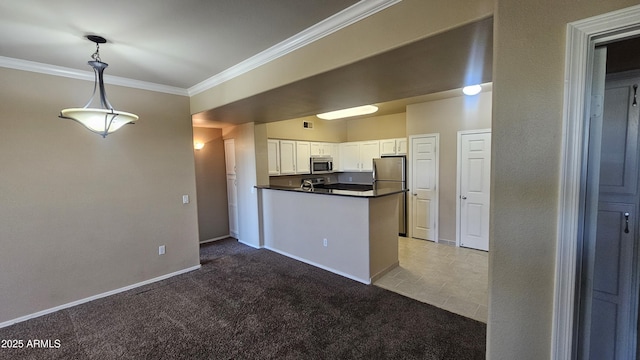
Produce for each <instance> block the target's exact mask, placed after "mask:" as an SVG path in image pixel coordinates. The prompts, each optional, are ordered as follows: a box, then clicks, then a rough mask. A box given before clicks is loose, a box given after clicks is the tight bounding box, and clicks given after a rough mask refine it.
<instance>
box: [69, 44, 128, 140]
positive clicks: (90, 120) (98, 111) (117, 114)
mask: <svg viewBox="0 0 640 360" xmlns="http://www.w3.org/2000/svg"><path fill="white" fill-rule="evenodd" d="M87 39H89V40H91V41H93V42H94V43H96V52H95V53H94V54H93V55H91V58H92V59H93V60H91V61H88V64H89V66H91V67H92V68H93V72H94V76H95V78H94V84H93V94H92V95H91V98H90V99H89V101H88V102H87V104H86V105H85V106H84V107H82V108H69V109H64V110H62V111H60V116H59V117H60V118H62V119H70V120H74V121H77V122H79V123H80V124H82V125H84V126H85V127H86V128H87V129H89V130H90V131H92V132H94V133H96V134H99V135H101V136H102V137H103V138H104V137H106V136H107V135H108V134H111V133H112V132H114V131H116V130H118V129H120V128H121V127H122V126H123V125H127V124H132V123H133V122H134V121H136V120H138V115H135V114H131V113H128V112H124V111H118V110H115V109H114V108H113V106H111V104H110V103H109V100H107V95H106V92H105V90H104V70H105V69H106V68H107V66H109V64H107V63H104V62H102V61H101V60H100V44H104V43H106V42H107V40H106V39H105V38H103V37H101V36H97V35H88V36H87ZM96 90H97V91H98V97H99V98H100V106H101V107H100V108H92V107H89V106H90V105H91V103H93V100H94V98H95V96H96Z"/></svg>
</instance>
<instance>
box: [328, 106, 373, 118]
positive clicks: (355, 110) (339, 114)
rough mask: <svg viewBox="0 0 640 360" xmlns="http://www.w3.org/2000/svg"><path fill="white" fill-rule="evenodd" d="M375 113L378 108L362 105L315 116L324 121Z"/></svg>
mask: <svg viewBox="0 0 640 360" xmlns="http://www.w3.org/2000/svg"><path fill="white" fill-rule="evenodd" d="M376 111H378V107H377V106H375V105H363V106H357V107H352V108H348V109H342V110H336V111H329V112H326V113H323V114H318V115H316V116H317V117H319V118H320V119H324V120H335V119H342V118H346V117H352V116H358V115H367V114H373V113H374V112H376Z"/></svg>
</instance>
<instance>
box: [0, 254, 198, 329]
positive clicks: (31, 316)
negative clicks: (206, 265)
mask: <svg viewBox="0 0 640 360" xmlns="http://www.w3.org/2000/svg"><path fill="white" fill-rule="evenodd" d="M198 269H200V265H196V266H192V267H190V268H186V269H182V270H178V271H176V272H172V273H170V274H166V275H162V276H158V277H155V278H153V279H149V280H145V281H142V282H139V283H135V284H132V285H128V286H125V287H122V288H119V289H115V290H111V291H107V292H104V293H101V294H97V295H93V296H90V297H88V298H84V299H80V300H76V301H73V302H70V303H66V304H62V305H59V306H56V307H53V308H50V309H46V310H42V311H38V312H36V313H33V314H29V315H25V316H21V317H19V318H16V319H13V320H9V321H5V322H2V323H0V328H3V327H7V326H11V325H13V324H16V323H19V322H22V321H26V320H29V319H33V318H37V317H40V316H43V315H47V314H51V313H54V312H56V311H59V310H63V309H67V308H70V307H73V306H76V305H80V304H84V303H86V302H89V301H93V300H97V299H100V298H103V297H107V296H111V295H115V294H118V293H121V292H124V291H127V290H131V289H134V288H137V287H140V286H143V285H148V284H151V283H154V282H157V281H160V280H164V279H168V278H170V277H174V276H176V275H180V274H184V273H188V272H190V271H194V270H198Z"/></svg>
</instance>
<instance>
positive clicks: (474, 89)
mask: <svg viewBox="0 0 640 360" xmlns="http://www.w3.org/2000/svg"><path fill="white" fill-rule="evenodd" d="M480 91H482V87H481V86H480V85H469V86H465V87H463V88H462V93H464V94H465V95H469V96H473V95H478V94H480Z"/></svg>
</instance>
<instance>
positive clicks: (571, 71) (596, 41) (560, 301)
mask: <svg viewBox="0 0 640 360" xmlns="http://www.w3.org/2000/svg"><path fill="white" fill-rule="evenodd" d="M638 36H640V6H634V7H631V8H627V9H623V10H619V11H615V12H612V13H608V14H604V15H600V16H597V17H594V18H590V19H585V20H581V21H577V22H574V23H571V24H569V25H568V27H567V57H566V59H567V60H566V61H567V64H566V75H565V76H566V86H565V99H566V100H565V111H564V119H563V134H564V136H563V153H562V174H561V179H560V203H559V212H558V216H559V217H558V249H557V253H556V288H555V297H554V314H553V316H554V322H553V333H552V341H553V343H552V358H556V359H571V358H576V357H578V356H580V357H584V358H595V357H597V356H600V355H602V354H607V355H606V356H605V358H612V359H615V358H634V357H635V355H636V340H637V339H636V335H637V330H636V329H637V307H638V302H637V289H638V281H637V279H638V276H637V268H638V267H637V259H638V256H636V254H637V246H636V244H635V242H636V240H635V238H636V236H635V231H636V230H637V222H638V221H637V217H636V214H635V212H636V209H637V208H638V200H637V199H638V197H637V196H636V195H635V193H633V194H627V195H628V197H629V196H630V198H626V199H624V200H625V201H628V202H630V205H629V203H626V204H627V205H625V203H624V202H622V203H620V202H618V200H621V199H613V200H614V201H608V200H610V199H611V196H610V194H609V193H611V192H613V193H616V192H618V193H621V192H620V190H613V188H611V187H610V185H611V184H610V183H608V181H610V180H611V179H610V178H607V176H611V175H615V174H614V172H613V171H614V170H613V169H612V168H611V165H612V164H613V163H607V162H608V161H609V158H610V157H617V158H618V161H619V159H621V158H622V159H624V163H623V164H620V163H617V164H615V165H616V166H618V169H617V170H619V169H620V168H622V167H624V166H627V167H628V166H631V167H632V168H627V169H625V170H624V171H623V172H622V173H623V175H622V177H623V178H624V181H628V180H629V181H633V179H635V182H636V186H635V187H634V186H633V185H631V184H630V183H627V185H626V186H623V188H625V187H626V188H627V189H628V188H634V189H635V190H634V191H635V192H636V193H637V191H638V189H637V177H638V171H637V170H638V165H637V159H638V156H637V142H638V138H637V134H638V133H637V125H631V127H632V128H633V127H634V126H635V127H636V129H635V130H634V129H632V132H634V131H635V135H634V134H628V133H629V131H628V130H629V119H628V118H626V120H624V125H622V122H620V123H618V124H614V123H611V121H605V120H602V119H604V117H603V116H604V115H605V113H604V112H603V111H602V110H603V106H604V105H606V103H605V101H606V100H605V95H606V94H605V90H604V89H605V85H604V84H605V76H604V72H602V74H601V77H602V81H601V84H602V85H601V89H602V91H601V93H599V92H598V91H599V90H598V89H599V88H600V85H599V82H598V76H599V75H598V71H597V69H598V68H599V66H598V63H599V62H598V60H599V59H606V54H605V55H604V57H603V53H602V49H603V48H604V47H605V46H607V45H611V44H614V43H619V42H622V41H627V40H630V39H633V38H635V37H638ZM605 51H606V50H605ZM603 61H604V60H603ZM605 62H606V61H605ZM600 68H601V69H604V68H602V67H600ZM631 89H633V86H631ZM609 97H610V98H612V95H610V96H609ZM631 101H633V99H631ZM607 106H608V107H609V108H611V105H607ZM625 106H626V105H620V106H619V108H621V109H622V108H625ZM630 106H632V105H630ZM632 122H635V123H636V124H637V116H636V119H635V120H633V121H632ZM598 124H600V125H598ZM603 125H604V131H603V130H602V129H603ZM622 128H624V129H622ZM614 133H617V135H615V136H614V135H612V134H614ZM622 133H624V134H625V135H624V141H622V140H621V139H620V134H622ZM634 136H635V138H633V137H634ZM609 137H613V138H617V139H618V140H617V141H619V142H615V141H616V140H612V139H610V138H609ZM629 137H631V138H632V139H629ZM607 144H608V145H607ZM620 144H625V146H624V151H623V153H620V151H619V149H620ZM603 145H606V151H605V152H603V151H602V150H604V148H603ZM627 145H629V146H627ZM615 147H617V148H618V150H615V151H613V150H612V149H613V148H615ZM633 147H635V149H633ZM609 152H612V153H611V154H609ZM630 154H636V155H634V156H635V159H633V158H630V157H629V156H631V155H630ZM614 162H615V161H614ZM631 164H633V165H631ZM599 166H601V167H599ZM605 168H606V170H605ZM601 169H602V170H603V171H605V172H606V174H605V175H604V177H603V176H601V171H600V170H601ZM625 172H626V174H625ZM619 174H620V173H618V174H617V175H615V176H614V177H616V176H618V179H620V177H619ZM629 174H632V175H633V176H632V178H633V179H631V178H629V177H628V176H629ZM630 179H631V180H630ZM601 180H602V181H601ZM624 191H627V190H624ZM601 195H602V196H601ZM615 196H618V195H615ZM627 214H628V215H627ZM632 214H633V215H632ZM617 217H620V219H621V220H620V219H618V220H620V221H617V220H616V218H617ZM627 218H628V219H629V220H628V221H629V222H628V223H627ZM632 223H633V224H632ZM616 233H619V234H618V236H617V237H616V235H615V234H616ZM601 239H609V240H608V241H604V240H601ZM611 239H615V240H611ZM629 242H631V244H629ZM629 248H631V249H632V250H631V251H630V250H629ZM616 253H617V255H624V254H625V253H629V254H630V255H631V261H629V260H628V259H621V258H620V257H619V256H618V257H616V256H613V255H615V254H616ZM612 259H614V260H612ZM614 262H617V263H616V264H615V265H612V264H613V263H614ZM623 262H626V263H630V264H631V265H630V267H628V268H627V269H626V270H625V271H631V272H632V276H631V277H630V279H629V278H624V279H623V278H620V277H619V275H620V273H619V271H620V265H621V264H622V263H623ZM627 265H628V264H627ZM603 266H604V267H603ZM607 266H608V267H609V268H616V271H617V275H615V276H614V275H612V274H606V275H602V274H603V269H605V268H606V267H607ZM598 277H599V278H598ZM614 278H615V279H614ZM614 280H615V281H616V282H618V285H621V284H623V283H625V282H626V283H627V285H628V286H627V287H628V290H627V291H626V292H625V291H620V289H621V287H620V286H616V289H617V290H616V291H617V294H618V295H616V296H617V297H618V298H619V300H622V299H624V301H626V302H627V305H624V306H623V305H620V306H621V307H618V308H616V309H612V308H611V306H612V305H611V304H613V303H611V302H609V304H608V305H605V304H604V303H603V302H602V299H603V297H602V296H600V295H602V294H596V290H605V292H607V291H611V287H609V288H607V286H609V285H611V282H613V281H614ZM603 284H604V285H605V286H604V287H603V286H602V285H603ZM596 288H598V289H596ZM633 294H635V295H633ZM634 299H635V300H634ZM609 300H611V299H609ZM617 301H618V300H616V301H614V303H615V304H616V305H615V306H616V307H617V306H618V304H621V303H619V302H617ZM607 307H609V308H608V309H606V310H603V309H604V308H607ZM605 311H609V315H610V314H612V312H611V311H614V312H622V314H624V316H626V317H627V319H631V321H630V323H632V324H633V325H632V326H629V322H628V321H627V324H626V325H625V326H623V327H625V330H620V327H619V325H620V324H623V323H624V321H619V318H616V317H615V316H614V317H613V318H614V321H611V319H612V316H609V315H604V314H605ZM600 315H604V316H600ZM598 316H600V317H601V319H598ZM602 321H604V322H606V321H609V324H608V325H607V326H608V327H609V329H615V330H611V331H613V332H618V333H614V334H613V335H612V336H610V337H609V338H608V339H605V338H606V336H602V335H603V333H604V332H606V331H609V330H604V331H603V330H598V331H597V332H598V334H600V335H601V336H597V337H595V338H592V337H590V329H591V326H592V325H595V324H597V323H598V322H600V324H604V322H602ZM599 326H600V325H599ZM623 338H624V339H623ZM618 340H620V341H618ZM592 355H593V357H592Z"/></svg>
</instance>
